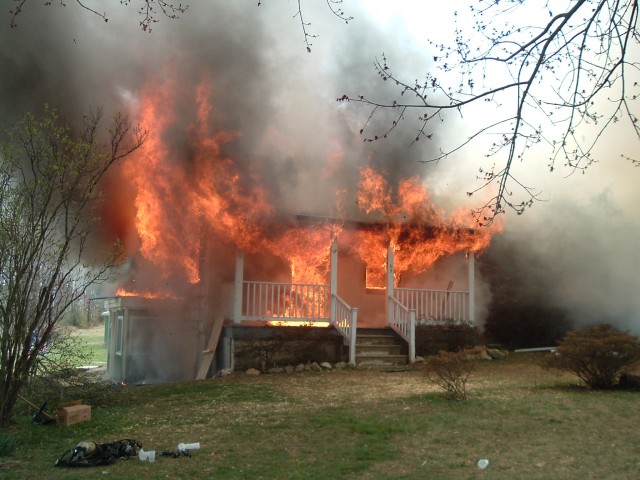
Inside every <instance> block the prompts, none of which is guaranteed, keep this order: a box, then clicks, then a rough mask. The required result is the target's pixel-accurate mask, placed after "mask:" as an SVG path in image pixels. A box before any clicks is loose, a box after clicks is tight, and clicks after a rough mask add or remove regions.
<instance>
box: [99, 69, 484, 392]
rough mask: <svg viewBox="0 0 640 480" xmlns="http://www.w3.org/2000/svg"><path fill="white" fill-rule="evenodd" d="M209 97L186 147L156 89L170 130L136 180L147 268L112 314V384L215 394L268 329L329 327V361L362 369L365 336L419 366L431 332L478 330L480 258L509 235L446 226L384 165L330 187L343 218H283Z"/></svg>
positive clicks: (291, 214) (129, 176) (335, 214)
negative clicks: (218, 376) (166, 383)
mask: <svg viewBox="0 0 640 480" xmlns="http://www.w3.org/2000/svg"><path fill="white" fill-rule="evenodd" d="M208 85H209V84H208V83H207V82H206V81H203V82H202V83H201V84H200V85H199V86H198V88H197V89H196V92H195V95H194V98H193V106H194V111H195V112H196V114H195V115H194V118H193V120H192V123H191V124H189V125H188V127H186V128H184V127H183V132H184V133H183V136H182V141H181V142H180V143H178V144H177V143H176V142H175V141H174V142H172V141H170V140H169V139H170V138H171V137H172V134H171V132H172V130H173V129H175V128H176V125H175V118H174V110H173V108H174V107H173V106H172V102H174V99H173V98H172V91H171V89H169V88H167V89H165V88H163V87H162V86H155V87H154V88H153V89H151V88H150V89H148V90H149V91H150V92H151V91H152V92H153V95H148V96H146V97H143V98H141V99H140V102H139V105H138V116H139V117H140V122H141V124H142V125H145V124H153V125H154V129H153V130H152V131H151V136H150V137H149V139H148V141H147V142H146V144H145V145H144V146H143V148H142V149H141V150H140V151H138V152H136V154H135V156H134V157H133V158H130V159H128V160H127V162H126V163H125V164H124V165H123V167H122V170H121V175H122V179H123V180H122V181H123V183H124V182H127V183H129V184H130V185H131V187H132V189H131V191H133V192H134V195H133V196H132V197H131V205H132V206H133V207H134V208H133V213H131V214H130V217H129V218H128V219H127V220H125V221H124V222H125V223H127V222H129V223H132V224H135V237H136V239H135V242H130V243H132V244H133V250H134V251H135V252H136V253H135V255H134V256H133V257H132V258H135V261H133V260H132V262H131V268H130V271H129V276H128V278H124V277H123V279H122V282H121V283H122V285H121V288H120V289H119V290H118V292H117V293H116V297H117V298H116V299H114V300H113V301H111V302H108V304H107V305H106V307H107V309H108V311H109V323H110V332H111V338H110V341H109V367H108V369H109V375H110V377H111V378H112V380H114V381H124V382H155V381H162V380H173V379H187V378H195V377H199V378H203V377H204V376H206V375H207V374H209V373H212V372H213V371H214V370H215V369H220V368H227V367H232V366H233V364H234V358H235V357H234V355H235V354H234V351H235V346H236V345H237V343H236V340H238V339H240V338H247V336H258V337H259V336H264V335H265V333H264V332H265V330H264V329H263V330H260V327H259V326H260V325H271V326H274V325H278V326H285V327H290V326H292V325H300V324H303V325H315V326H323V327H326V328H323V329H316V330H314V333H313V336H314V339H315V340H314V341H318V342H319V341H321V340H322V339H321V338H320V337H321V336H324V341H326V342H327V343H328V344H329V345H330V347H329V348H328V350H329V351H330V352H328V353H327V352H325V353H326V354H327V355H329V356H331V357H332V359H334V360H344V361H348V362H351V363H362V362H363V361H364V360H363V358H362V352H359V350H358V349H359V347H358V349H357V348H356V347H357V345H358V344H359V342H358V336H359V332H360V330H359V329H363V328H368V329H372V328H376V329H385V330H388V331H389V332H393V333H394V335H396V336H397V337H398V338H399V339H400V343H401V346H400V348H401V350H402V355H403V356H404V359H405V360H404V361H405V362H406V361H412V359H413V357H414V356H415V348H414V343H415V339H414V334H413V331H414V328H415V324H416V322H424V321H440V320H444V319H447V320H451V321H457V322H473V321H474V320H475V318H474V305H475V284H474V283H475V281H474V267H473V265H474V255H475V254H476V253H478V252H481V251H482V250H483V249H484V248H485V247H486V246H487V245H488V244H489V242H490V238H491V235H492V233H493V231H491V230H489V229H481V230H474V229H473V228H470V227H471V226H472V225H473V222H472V221H471V222H470V221H469V219H468V218H467V215H465V212H462V211H459V212H455V213H454V214H452V215H448V216H447V215H444V214H443V213H442V212H439V211H438V210H437V209H436V208H435V207H434V205H433V203H432V202H431V199H430V197H429V195H428V193H427V190H426V187H425V185H424V183H423V181H422V180H421V179H420V178H419V177H417V176H411V177H408V178H401V179H398V180H397V184H392V182H391V180H390V179H389V176H388V175H386V174H385V171H384V170H382V169H379V168H376V167H375V166H373V165H370V164H365V165H360V166H359V167H358V168H357V169H356V170H355V171H354V172H352V174H350V175H343V176H341V177H340V178H347V180H345V181H346V182H348V183H347V184H345V183H344V182H345V181H342V183H341V180H340V179H338V180H337V181H336V182H327V184H328V185H330V186H331V188H327V189H326V192H325V194H328V196H326V195H325V196H324V197H323V198H324V202H325V203H326V204H329V208H328V210H329V211H330V212H331V215H329V216H318V215H311V214H309V215H300V214H299V211H298V212H296V211H295V210H296V208H297V209H298V210H299V207H300V206H299V205H293V206H292V205H286V207H285V208H283V203H282V202H280V204H276V203H277V202H274V201H273V196H274V192H273V191H271V190H270V189H269V188H267V187H266V185H265V182H264V180H263V179H264V177H265V176H267V175H268V172H265V171H264V170H261V169H260V168H259V165H260V164H259V162H257V164H252V163H251V162H240V161H238V160H237V159H235V158H234V157H233V156H232V155H231V154H230V153H229V149H227V148H226V146H227V145H229V144H230V143H233V142H235V141H240V140H239V139H238V136H239V134H238V133H235V132H227V131H222V130H220V129H218V128H217V127H216V126H215V125H213V124H212V118H214V115H212V106H211V103H210V101H211V97H212V92H211V91H210V89H209V87H208ZM185 143H186V145H185ZM231 150H232V149H231ZM335 161H336V159H335V158H332V159H329V160H328V162H329V163H332V162H333V163H335ZM332 169H335V165H334V166H333V167H332ZM320 171H322V170H320ZM332 171H334V170H332ZM311 173H313V172H311ZM316 173H317V172H316ZM324 174H325V175H331V173H326V172H325V173H324ZM327 178H328V177H327ZM331 189H333V193H331ZM301 205H302V203H301ZM325 207H326V205H325ZM434 266H435V267H437V268H435V269H434ZM454 285H455V286H456V288H453V287H454ZM458 286H461V287H460V288H459V289H458V288H457V287H458ZM249 327H251V328H252V330H249V332H251V333H247V332H248V330H246V328H249ZM270 331H273V329H271V330H270ZM258 332H261V333H258ZM320 332H322V333H320ZM360 338H363V336H362V335H360ZM331 345H333V346H331ZM214 353H215V355H214ZM358 355H360V356H361V358H360V359H359V358H358ZM310 360H316V359H310ZM212 363H213V367H211V368H209V366H210V365H211V364H212Z"/></svg>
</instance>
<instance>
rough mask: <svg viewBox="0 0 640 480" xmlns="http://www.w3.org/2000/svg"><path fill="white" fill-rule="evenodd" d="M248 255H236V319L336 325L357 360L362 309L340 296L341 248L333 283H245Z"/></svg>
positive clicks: (334, 246) (334, 255) (334, 265)
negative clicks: (358, 327)
mask: <svg viewBox="0 0 640 480" xmlns="http://www.w3.org/2000/svg"><path fill="white" fill-rule="evenodd" d="M243 276H244V256H243V255H242V253H240V252H238V254H237V255H236V275H235V277H236V278H235V287H234V301H233V320H234V322H235V323H241V322H243V321H247V320H254V321H255V320H258V321H277V320H282V321H283V323H284V322H285V321H290V320H297V321H302V322H309V323H311V322H318V321H325V322H328V323H330V324H331V325H333V326H334V327H335V328H336V329H337V330H338V331H339V332H340V334H341V335H342V336H343V337H344V338H345V341H346V343H347V345H349V363H351V364H355V361H356V330H357V322H358V309H357V308H354V307H351V306H349V305H348V304H347V303H346V302H345V301H344V300H342V299H341V298H340V297H339V296H338V293H337V292H338V245H337V243H336V242H335V241H334V242H333V243H332V245H331V283H330V285H316V284H306V283H304V284H303V283H278V282H256V281H244V279H243Z"/></svg>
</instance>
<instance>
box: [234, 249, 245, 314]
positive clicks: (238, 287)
mask: <svg viewBox="0 0 640 480" xmlns="http://www.w3.org/2000/svg"><path fill="white" fill-rule="evenodd" d="M243 275H244V254H243V253H242V252H237V253H236V280H235V285H234V294H233V323H240V322H241V321H242V285H243V282H244V278H243Z"/></svg>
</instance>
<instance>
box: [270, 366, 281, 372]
mask: <svg viewBox="0 0 640 480" xmlns="http://www.w3.org/2000/svg"><path fill="white" fill-rule="evenodd" d="M283 372H284V368H282V367H271V368H270V369H269V373H283Z"/></svg>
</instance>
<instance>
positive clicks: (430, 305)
mask: <svg viewBox="0 0 640 480" xmlns="http://www.w3.org/2000/svg"><path fill="white" fill-rule="evenodd" d="M393 296H394V299H395V300H396V301H398V302H399V303H401V304H402V305H404V306H405V307H406V308H408V309H409V310H415V311H416V321H417V322H418V323H440V322H447V323H465V322H469V321H471V318H470V315H469V292H465V291H452V290H422V289H415V288H395V289H394V292H393Z"/></svg>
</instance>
